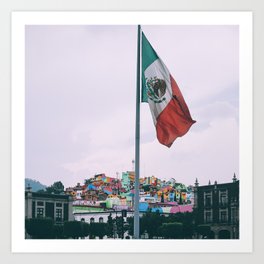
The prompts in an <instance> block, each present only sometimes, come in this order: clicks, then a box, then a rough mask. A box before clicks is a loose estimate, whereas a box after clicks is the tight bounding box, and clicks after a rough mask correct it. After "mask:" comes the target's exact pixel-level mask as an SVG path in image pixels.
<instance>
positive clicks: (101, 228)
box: [90, 223, 107, 239]
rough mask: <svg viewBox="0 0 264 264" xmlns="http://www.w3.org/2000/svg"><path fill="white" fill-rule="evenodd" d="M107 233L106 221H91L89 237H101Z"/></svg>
mask: <svg viewBox="0 0 264 264" xmlns="http://www.w3.org/2000/svg"><path fill="white" fill-rule="evenodd" d="M106 234H107V223H91V224H90V238H92V239H93V238H95V237H97V236H98V237H99V239H103V237H104V236H105V235H106Z"/></svg>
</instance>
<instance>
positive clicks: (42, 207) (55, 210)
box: [25, 187, 74, 224]
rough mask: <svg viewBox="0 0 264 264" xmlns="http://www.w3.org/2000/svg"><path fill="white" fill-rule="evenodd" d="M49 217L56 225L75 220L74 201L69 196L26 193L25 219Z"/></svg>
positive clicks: (28, 191)
mask: <svg viewBox="0 0 264 264" xmlns="http://www.w3.org/2000/svg"><path fill="white" fill-rule="evenodd" d="M39 217H49V218H52V219H53V220H54V222H55V223H56V224H59V223H63V222H64V221H72V220H74V217H73V214H72V200H71V197H70V196H69V195H60V194H48V193H38V192H32V191H31V188H29V187H28V188H27V189H26V191H25V218H26V219H30V218H39Z"/></svg>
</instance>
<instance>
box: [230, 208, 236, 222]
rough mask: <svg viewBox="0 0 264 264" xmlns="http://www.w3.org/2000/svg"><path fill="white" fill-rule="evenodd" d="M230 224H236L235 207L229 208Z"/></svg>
mask: <svg viewBox="0 0 264 264" xmlns="http://www.w3.org/2000/svg"><path fill="white" fill-rule="evenodd" d="M231 222H232V223H237V222H238V208H236V207H232V208H231Z"/></svg>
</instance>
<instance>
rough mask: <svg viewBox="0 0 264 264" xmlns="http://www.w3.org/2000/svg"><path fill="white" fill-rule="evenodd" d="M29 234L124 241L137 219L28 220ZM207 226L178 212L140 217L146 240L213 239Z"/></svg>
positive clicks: (131, 232) (31, 236) (191, 216)
mask: <svg viewBox="0 0 264 264" xmlns="http://www.w3.org/2000/svg"><path fill="white" fill-rule="evenodd" d="M26 232H27V234H28V235H29V236H30V238H32V239H79V238H89V239H95V238H96V237H98V238H99V239H103V238H122V239H123V238H124V239H128V238H130V237H129V235H130V236H133V233H134V218H133V217H128V218H127V221H126V222H124V218H123V217H116V218H114V219H113V218H112V216H111V214H110V215H109V216H108V221H107V223H90V224H88V223H86V222H84V221H68V222H64V224H60V225H56V224H55V223H54V222H53V220H52V219H50V218H34V219H27V220H26ZM210 233H211V229H210V226H208V225H198V226H197V225H195V221H194V214H193V213H177V214H174V215H170V216H164V215H161V214H159V213H151V212H149V213H146V214H144V215H143V217H141V218H140V235H141V237H142V238H145V239H192V238H198V237H199V238H210Z"/></svg>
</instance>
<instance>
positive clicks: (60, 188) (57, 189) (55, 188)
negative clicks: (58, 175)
mask: <svg viewBox="0 0 264 264" xmlns="http://www.w3.org/2000/svg"><path fill="white" fill-rule="evenodd" d="M46 192H47V193H54V194H61V193H63V192H64V185H63V184H62V182H61V181H57V182H54V183H53V184H52V185H51V186H49V187H47V188H46Z"/></svg>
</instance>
